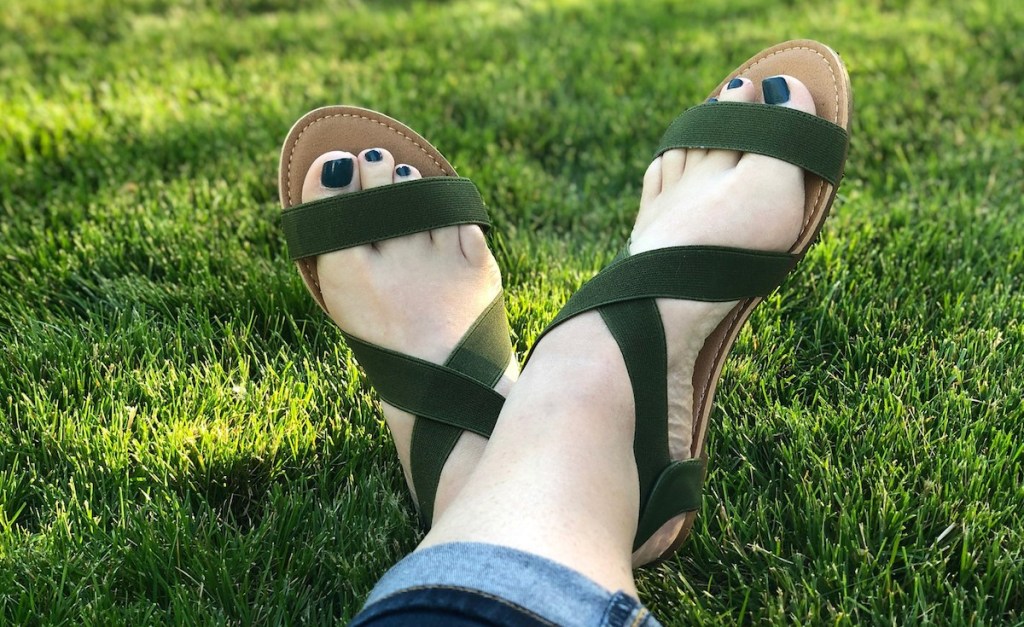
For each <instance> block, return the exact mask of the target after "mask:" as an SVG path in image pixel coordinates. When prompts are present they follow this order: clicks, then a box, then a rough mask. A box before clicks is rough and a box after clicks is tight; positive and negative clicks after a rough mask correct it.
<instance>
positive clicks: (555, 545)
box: [420, 76, 815, 595]
mask: <svg viewBox="0 0 1024 627" xmlns="http://www.w3.org/2000/svg"><path fill="white" fill-rule="evenodd" d="M717 98H718V100H719V101H723V102H729V101H732V102H760V103H766V104H770V105H773V106H782V107H791V108H795V109H799V110H802V111H805V112H808V113H814V112H815V109H814V101H813V98H812V96H811V94H810V92H809V91H808V90H807V88H806V87H805V86H804V85H803V84H802V83H801V82H800V81H798V80H796V79H795V78H792V77H785V76H780V77H772V78H768V79H765V80H764V81H762V84H760V85H756V84H754V83H753V82H752V81H750V80H749V79H746V78H742V77H740V78H738V79H736V80H733V81H731V82H730V83H729V84H728V85H727V86H726V87H725V88H723V89H722V91H721V92H720V93H719V94H718V95H717ZM803 208H804V174H803V171H802V170H800V169H799V168H798V167H797V166H794V165H791V164H788V163H785V162H782V161H779V160H776V159H773V158H771V157H766V156H762V155H757V154H749V153H740V152H735V151H729V150H671V151H669V152H666V153H665V154H664V155H662V156H661V157H659V158H658V159H655V160H654V162H653V163H652V164H651V165H650V167H649V168H648V170H647V173H646V174H645V176H644V185H643V193H642V197H641V200H640V211H639V214H638V217H637V220H636V224H635V226H634V228H633V231H632V235H631V239H630V252H631V253H632V254H637V253H640V252H644V251H649V250H654V249H657V248H664V247H668V246H685V245H721V246H734V247H741V248H750V249H759V250H768V251H787V250H789V249H790V248H791V247H792V246H793V244H794V242H795V241H796V240H797V238H798V235H799V234H800V231H801V229H802V228H803V224H804V211H803ZM657 304H658V308H659V311H660V313H661V317H662V321H663V324H664V327H665V332H666V341H667V346H668V368H669V370H668V372H669V374H668V390H669V431H670V434H669V439H670V451H671V454H672V456H673V457H674V458H675V459H679V460H685V459H689V458H690V457H691V450H693V448H692V445H693V444H694V442H693V439H694V434H693V431H694V425H693V415H692V414H693V407H692V403H693V371H694V362H695V360H696V358H697V355H698V353H699V351H700V349H701V347H702V346H703V344H704V342H705V340H706V339H707V337H708V335H709V334H710V333H711V331H713V330H714V328H715V327H716V326H717V325H718V324H719V323H720V322H721V321H722V320H723V318H724V317H725V316H726V315H728V314H729V312H730V311H731V310H732V309H733V308H734V307H735V305H736V304H737V303H736V302H726V303H704V302H694V301H679V300H669V299H659V300H658V301H657ZM634 422H635V419H634V410H633V395H632V388H631V386H630V384H629V378H628V374H627V372H626V368H625V364H624V362H623V360H622V356H621V354H620V352H619V349H618V346H617V345H616V343H615V340H614V339H613V338H612V336H611V333H610V332H609V331H608V330H607V328H606V327H605V325H604V323H603V322H602V321H601V319H600V316H599V314H598V313H596V312H587V313H585V314H583V315H580V316H577V317H576V318H573V319H572V320H570V321H568V322H566V323H564V324H562V325H560V326H559V327H557V328H555V329H554V330H552V331H551V332H550V333H548V334H547V335H546V336H545V337H544V339H543V340H542V341H541V342H540V344H539V345H538V346H537V347H536V349H535V351H534V354H533V356H532V358H531V360H530V362H529V364H528V366H527V368H526V369H525V371H524V372H523V376H522V378H521V379H520V381H519V383H518V384H517V385H516V387H515V389H514V390H513V391H512V392H511V394H510V395H509V397H508V401H507V402H506V403H505V407H504V409H503V410H502V413H501V416H500V418H499V419H498V424H497V426H496V427H495V430H494V433H493V434H492V436H491V440H490V442H489V444H488V447H487V450H486V451H485V453H484V456H483V458H482V459H481V460H480V465H479V466H478V468H477V472H476V473H475V474H474V475H473V476H472V477H471V478H470V480H469V482H468V483H467V485H466V486H465V488H464V489H463V491H462V492H461V493H460V495H459V497H458V498H457V499H456V500H455V502H454V503H452V505H451V506H450V507H449V508H448V510H447V511H446V513H445V515H444V516H443V517H441V518H440V519H439V520H438V521H437V522H436V523H435V526H434V528H433V529H432V531H431V532H430V533H429V534H428V535H427V537H426V538H425V539H424V541H423V543H422V544H421V545H420V547H421V548H424V547H427V546H432V545H435V544H442V543H446V542H453V541H476V542H490V543H494V544H502V545H506V546H511V547H513V548H518V549H520V550H524V551H528V552H532V553H535V554H539V555H542V556H544V557H548V558H549V559H552V560H555V561H557V562H560V563H562V564H565V565H567V566H570V567H571V568H574V569H576V570H577V571H579V572H582V573H583V574H585V575H587V576H588V577H590V578H591V579H593V580H594V581H596V582H598V583H599V584H601V585H603V586H605V587H606V588H608V589H609V590H625V591H627V592H629V593H632V594H634V595H635V594H636V589H635V584H634V582H633V578H632V568H631V564H632V563H645V562H647V561H650V559H652V558H653V557H657V556H659V555H661V554H662V553H663V552H664V551H665V550H667V549H668V547H669V546H670V545H671V543H672V541H673V540H674V539H675V538H676V536H677V535H678V532H679V529H680V528H681V526H682V524H683V517H682V516H681V517H679V518H677V519H675V520H673V521H670V522H669V523H667V524H666V525H665V526H664V527H663V528H662V529H661V530H659V532H658V533H656V534H655V536H654V537H652V538H651V539H650V540H649V541H648V542H647V543H646V544H645V545H644V546H643V547H641V548H640V549H639V550H638V551H637V552H636V554H633V551H632V544H633V538H634V535H635V533H636V527H637V518H638V512H639V482H638V478H637V471H636V461H635V458H634V453H633V431H634V426H635V424H634Z"/></svg>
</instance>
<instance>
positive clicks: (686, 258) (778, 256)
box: [544, 246, 797, 333]
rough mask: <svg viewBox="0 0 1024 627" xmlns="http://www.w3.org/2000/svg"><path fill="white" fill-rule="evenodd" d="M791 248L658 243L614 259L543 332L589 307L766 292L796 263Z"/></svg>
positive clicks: (738, 296)
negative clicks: (663, 245) (769, 249)
mask: <svg viewBox="0 0 1024 627" xmlns="http://www.w3.org/2000/svg"><path fill="white" fill-rule="evenodd" d="M796 262H797V258H796V257H795V256H794V255H790V254H788V253H772V252H765V251H758V250H744V249H741V248H727V247H724V246H676V247H673V248H659V249H657V250H652V251H648V252H644V253H639V254H637V255H634V256H632V257H626V258H624V259H621V260H619V261H615V262H613V263H612V264H611V265H609V266H608V267H607V268H605V269H604V270H602V271H601V272H600V273H599V274H598V275H597V276H595V277H594V278H593V279H591V280H590V282H589V283H587V284H586V285H584V286H583V287H582V288H580V290H579V291H577V292H576V293H575V294H573V296H572V298H570V299H569V302H567V303H566V304H565V307H563V308H562V310H561V311H559V312H558V315H557V316H555V319H554V320H553V321H552V322H551V324H550V325H548V328H547V329H546V330H545V331H544V332H545V333H547V331H549V330H551V329H552V328H554V327H555V326H557V325H558V324H561V323H562V322H564V321H566V320H568V319H569V318H571V317H573V316H576V315H578V314H580V313H583V312H584V311H589V310H591V309H596V308H598V307H601V306H603V305H607V304H610V303H616V302H623V301H628V300H636V299H640V298H677V299H683V300H699V301H710V302H725V301H730V300H740V299H743V298H753V297H755V296H766V295H768V294H770V293H771V292H772V290H774V289H775V288H776V287H778V286H779V285H780V284H781V283H782V281H783V279H785V278H786V275H787V274H789V272H790V271H791V270H792V269H793V267H794V266H795V265H796Z"/></svg>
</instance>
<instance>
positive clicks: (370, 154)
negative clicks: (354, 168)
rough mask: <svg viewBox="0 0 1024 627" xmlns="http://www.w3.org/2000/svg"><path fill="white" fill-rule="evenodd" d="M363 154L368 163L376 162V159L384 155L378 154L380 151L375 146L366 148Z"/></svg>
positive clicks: (378, 159)
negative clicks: (370, 148) (371, 148)
mask: <svg viewBox="0 0 1024 627" xmlns="http://www.w3.org/2000/svg"><path fill="white" fill-rule="evenodd" d="M364 156H365V157H366V160H367V161H369V162H370V163H377V162H378V161H380V160H381V159H383V158H384V155H382V154H380V151H379V150H377V149H376V148H374V149H373V150H367V151H366V154H365V155H364Z"/></svg>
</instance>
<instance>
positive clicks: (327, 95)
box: [0, 0, 1024, 625]
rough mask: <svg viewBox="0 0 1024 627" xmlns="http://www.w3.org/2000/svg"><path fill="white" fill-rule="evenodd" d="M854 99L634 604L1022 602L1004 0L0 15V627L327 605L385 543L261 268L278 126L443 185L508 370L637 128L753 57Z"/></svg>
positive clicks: (1013, 88)
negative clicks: (844, 153) (785, 56)
mask: <svg viewBox="0 0 1024 627" xmlns="http://www.w3.org/2000/svg"><path fill="white" fill-rule="evenodd" d="M802 36H806V37H812V38H816V39H820V40H823V41H825V42H827V43H829V44H830V45H832V46H833V47H835V48H837V49H838V50H839V51H840V52H841V53H842V54H843V55H844V58H845V59H846V61H847V62H848V64H849V68H850V71H851V75H852V78H853V84H854V89H855V99H856V111H855V122H854V129H853V136H854V141H853V145H852V152H851V157H850V162H849V167H848V171H847V178H846V181H845V183H844V186H843V188H842V190H841V192H840V196H839V199H838V202H837V205H836V207H835V208H834V216H833V218H832V219H830V221H829V222H828V224H827V226H826V229H825V231H824V234H823V239H822V242H821V243H820V245H819V246H817V247H815V248H814V249H813V250H812V251H811V253H810V254H809V256H808V258H807V260H806V262H805V263H804V264H803V265H802V267H801V269H800V271H799V272H797V273H796V274H795V275H794V277H793V278H792V279H790V280H789V281H787V284H786V285H785V286H784V287H783V289H782V290H781V291H780V292H779V293H778V294H776V295H775V296H773V297H772V298H771V299H769V301H768V302H767V303H766V305H765V306H763V307H762V308H760V309H759V310H758V311H757V313H756V314H755V316H754V318H753V324H752V325H751V326H749V327H748V328H747V329H746V330H745V331H744V332H743V333H742V335H741V336H740V339H739V342H738V344H737V346H736V349H735V352H734V354H733V358H732V359H731V360H730V362H729V363H728V365H727V367H726V370H725V375H724V380H723V382H722V386H721V388H720V392H719V394H718V398H717V405H716V409H715V412H714V421H715V426H714V428H713V429H712V431H711V436H710V438H711V439H710V454H711V456H712V459H713V460H714V463H713V466H712V468H713V470H712V471H711V473H710V476H709V479H708V484H707V490H706V494H705V498H704V505H703V513H702V515H701V517H700V518H699V519H698V523H697V525H696V528H695V530H694V534H693V536H692V539H691V540H690V541H689V543H688V544H687V545H686V547H685V549H684V550H683V551H682V552H681V553H680V554H679V555H678V556H677V557H676V558H674V559H673V560H672V561H670V562H668V563H666V564H664V565H661V566H659V567H657V568H653V569H649V570H645V571H643V572H642V573H640V575H639V586H640V590H641V594H642V597H643V599H644V600H645V601H646V602H647V603H648V604H649V605H650V607H651V608H652V609H653V610H654V612H655V613H656V614H657V615H658V616H660V617H661V618H662V620H663V621H664V622H665V623H666V624H669V625H687V624H707V625H715V624H722V625H732V624H738V623H767V624H824V623H832V624H852V623H857V624H860V623H865V624H900V625H903V624H926V623H934V624H990V623H1010V624H1024V532H1022V529H1024V513H1022V512H1024V408H1022V406H1021V398H1022V396H1024V385H1022V383H1021V381H1022V379H1024V366H1022V365H1021V364H1024V327H1022V322H1021V318H1022V312H1024V291H1022V289H1021V288H1022V285H1021V283H1022V277H1024V252H1022V251H1024V220H1022V218H1021V210H1022V203H1021V197H1022V193H1024V177H1022V174H1021V164H1022V163H1024V155H1022V148H1021V146H1022V145H1024V125H1022V122H1021V120H1022V119H1024V89H1022V79H1024V53H1022V49H1021V46H1020V42H1021V41H1022V40H1024V14H1022V13H1021V12H1020V11H1019V8H1018V7H1016V6H1015V3H1013V2H1011V1H1010V0H991V1H987V2H986V1H982V0H964V1H962V2H952V1H947V2H942V1H938V2H934V1H933V2H923V1H916V0H907V1H901V0H873V1H870V2H855V1H853V0H837V2H832V3H812V2H801V1H793V2H790V1H785V2H766V1H763V0H728V1H723V2H712V1H711V0H697V1H694V2H688V3H680V2H675V1H674V0H651V1H649V2H643V3H630V2H612V1H610V0H590V1H588V2H583V1H582V0H557V1H556V0H547V1H541V0H519V1H517V2H498V1H496V0H452V1H449V2H444V1H435V2H429V3H424V2H415V3H410V2H402V1H399V0H391V1H386V2H366V3H361V2H357V1H354V0H353V1H352V2H344V1H339V0H317V1H316V2H313V1H311V0H303V1H300V2H285V1H283V0H253V1H252V2H244V1H242V0H187V1H185V0H183V1H182V2H170V1H169V0H125V1H114V0H97V1H95V2H85V1H74V0H59V1H54V2H48V3H38V2H32V1H31V0H5V2H4V3H3V11H2V12H0V112H2V115H0V293H2V294H3V298H2V299H0V342H2V345H3V351H2V354H0V623H3V624H23V623H24V624H55V625H56V624H80V623H91V624H132V625H141V624H165V623H176V624H254V623H255V624H271V623H274V624H276V623H333V622H335V621H340V620H345V619H348V618H351V616H352V615H353V614H354V613H355V612H356V611H357V610H358V608H359V606H360V603H361V600H362V599H363V598H364V597H365V595H366V594H367V593H368V591H369V590H370V588H371V587H372V586H373V584H374V582H375V580H376V579H377V578H378V577H379V576H380V575H381V574H382V573H383V572H384V571H385V570H386V569H387V568H388V566H389V565H390V564H392V563H393V562H394V561H396V560H397V559H398V558H399V557H400V556H401V555H403V554H404V553H405V552H407V551H409V550H410V549H411V548H412V547H413V546H415V543H416V541H417V538H418V537H419V532H418V531H417V530H416V527H415V524H414V518H413V516H412V514H411V504H410V501H409V499H408V497H407V496H406V494H405V490H404V487H403V482H402V479H401V471H400V469H399V467H398V462H397V459H396V458H395V455H394V453H393V448H392V446H391V444H390V441H389V440H388V438H387V437H385V436H383V435H381V429H382V424H381V421H380V418H379V413H378V411H377V407H376V405H375V401H374V400H373V397H372V396H371V395H370V394H369V393H368V392H367V391H366V387H365V385H364V382H363V380H362V375H361V374H360V372H359V371H358V370H357V368H356V367H355V365H354V364H353V362H352V360H351V357H350V355H349V352H348V351H347V350H346V349H345V347H344V346H343V344H342V342H341V341H340V337H339V334H338V332H337V331H336V330H335V329H334V328H333V327H332V326H331V325H330V324H329V323H328V322H327V321H326V319H325V318H324V317H323V316H322V315H321V314H320V313H319V311H318V310H317V309H316V307H315V305H314V304H313V302H312V300H311V299H310V298H308V297H307V295H306V293H305V291H304V288H303V287H302V285H301V282H300V281H299V279H298V276H297V273H296V272H295V271H294V269H293V268H292V266H291V265H290V264H289V263H287V261H286V252H285V245H284V241H283V238H282V235H281V232H280V231H279V229H278V227H277V223H276V216H277V212H278V205H277V201H276V187H275V186H276V165H277V159H278V154H277V151H278V148H279V145H280V142H281V140H282V139H283V137H284V135H285V133H286V132H287V130H288V127H289V125H290V123H291V122H292V121H293V120H294V119H296V118H297V117H298V116H299V115H301V114H302V113H304V112H305V111H306V110H308V109H310V108H313V107H315V106H319V105H321V104H326V103H335V102H346V103H355V104H361V105H364V106H369V107H372V108H375V109H379V110H382V111H385V112H388V113H389V114H391V115H393V116H395V117H398V118H399V119H402V120H403V121H406V122H407V123H409V124H410V125H411V126H413V127H414V128H416V129H417V130H419V131H421V132H422V133H423V134H424V135H425V136H426V137H428V138H430V139H431V140H432V142H434V143H435V145H437V146H438V147H439V148H440V149H441V150H442V151H443V152H444V153H445V154H446V155H447V156H448V157H449V159H451V160H452V161H453V162H454V163H455V165H456V166H457V167H458V168H459V169H460V172H461V173H462V174H464V175H466V176H470V177H472V178H474V179H475V180H476V181H477V182H478V184H479V185H480V187H481V189H482V190H483V191H484V194H485V197H486V199H487V201H488V203H489V205H490V207H491V209H492V213H493V215H494V218H495V220H496V223H497V229H496V233H497V234H496V235H495V238H494V241H493V244H494V246H495V248H496V251H497V255H498V261H499V264H500V265H501V266H502V268H503V271H504V273H505V278H506V285H507V290H508V294H509V308H510V317H511V324H512V327H513V329H514V332H515V334H516V341H517V348H518V350H519V351H520V354H522V353H523V352H524V351H525V350H526V349H527V348H528V347H529V346H530V344H531V342H532V340H533V338H535V337H536V336H537V335H538V333H539V331H540V330H541V329H542V328H543V326H544V325H545V323H546V322H547V321H548V320H550V318H551V317H552V316H553V315H554V313H555V312H556V311H557V310H558V308H559V307H560V305H561V304H562V303H563V302H564V300H565V299H566V298H567V296H568V295H569V294H570V293H571V292H572V291H573V290H574V289H575V288H577V287H578V286H579V285H580V284H581V283H582V282H583V281H584V280H586V278H587V277H589V276H590V275H591V274H592V273H593V272H595V271H596V270H597V269H598V268H600V267H601V266H602V265H603V264H604V263H606V262H607V261H608V260H609V259H610V258H611V256H612V254H613V253H614V251H615V249H616V247H617V246H618V245H620V244H621V242H622V241H623V238H624V236H625V234H626V233H627V232H628V228H629V225H630V223H631V221H632V217H633V216H632V212H633V211H634V208H635V205H636V198H637V197H638V194H639V182H640V177H641V174H642V172H643V170H644V168H645V166H646V163H645V162H646V160H647V159H648V158H649V153H650V151H651V150H652V148H653V147H654V146H655V145H656V142H657V139H658V137H659V135H660V132H661V130H662V129H663V127H664V126H665V125H666V124H667V123H668V122H669V121H670V120H671V119H672V118H673V117H674V116H675V114H676V113H678V111H679V110H680V109H682V108H683V107H685V106H688V105H689V104H692V103H694V102H697V101H699V100H700V99H702V98H703V97H704V96H705V95H706V92H707V91H708V90H709V89H710V88H711V87H712V86H713V85H715V84H716V83H717V81H718V80H719V78H720V77H721V76H722V75H723V74H724V73H726V72H728V71H729V70H731V69H732V68H733V67H734V66H735V65H736V64H738V63H739V62H740V61H742V60H743V59H745V58H747V57H748V56H749V55H751V54H753V53H754V52H756V51H757V50H759V49H760V48H762V47H764V46H767V45H770V44H772V43H775V42H777V41H781V40H783V39H787V38H793V37H802Z"/></svg>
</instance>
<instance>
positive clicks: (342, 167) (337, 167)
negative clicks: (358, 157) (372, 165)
mask: <svg viewBox="0 0 1024 627" xmlns="http://www.w3.org/2000/svg"><path fill="white" fill-rule="evenodd" d="M354 173H355V164H354V163H353V162H352V160H351V159H349V158H347V157H346V158H344V159H335V160H334V161H328V162H327V163H325V164H324V170H323V172H322V173H321V174H320V184H321V185H323V186H324V187H332V188H335V189H336V188H338V187H347V186H348V184H349V183H351V182H352V174H354Z"/></svg>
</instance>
